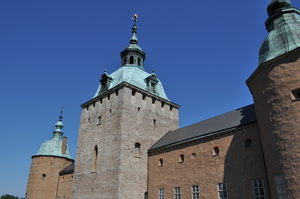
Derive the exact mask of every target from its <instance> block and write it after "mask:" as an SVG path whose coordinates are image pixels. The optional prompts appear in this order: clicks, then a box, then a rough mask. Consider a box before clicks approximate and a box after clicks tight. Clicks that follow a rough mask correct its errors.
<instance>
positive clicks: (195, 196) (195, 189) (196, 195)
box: [192, 185, 200, 199]
mask: <svg viewBox="0 0 300 199" xmlns="http://www.w3.org/2000/svg"><path fill="white" fill-rule="evenodd" d="M192 199H200V187H199V185H193V186H192Z"/></svg>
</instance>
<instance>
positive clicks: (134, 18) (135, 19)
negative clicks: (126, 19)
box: [132, 14, 139, 23]
mask: <svg viewBox="0 0 300 199" xmlns="http://www.w3.org/2000/svg"><path fill="white" fill-rule="evenodd" d="M138 17H139V16H138V15H137V14H134V15H133V17H132V20H133V21H134V23H136V22H137V21H138Z"/></svg>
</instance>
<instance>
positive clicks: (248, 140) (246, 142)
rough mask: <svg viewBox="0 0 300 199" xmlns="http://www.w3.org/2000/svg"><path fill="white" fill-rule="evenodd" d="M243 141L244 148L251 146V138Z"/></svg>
mask: <svg viewBox="0 0 300 199" xmlns="http://www.w3.org/2000/svg"><path fill="white" fill-rule="evenodd" d="M244 143H245V148H246V149H250V148H252V140H250V139H247V140H245V142H244Z"/></svg>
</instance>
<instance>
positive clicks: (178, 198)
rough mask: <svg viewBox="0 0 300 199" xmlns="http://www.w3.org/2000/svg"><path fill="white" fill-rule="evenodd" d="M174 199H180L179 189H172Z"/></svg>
mask: <svg viewBox="0 0 300 199" xmlns="http://www.w3.org/2000/svg"><path fill="white" fill-rule="evenodd" d="M174 199H181V187H174Z"/></svg>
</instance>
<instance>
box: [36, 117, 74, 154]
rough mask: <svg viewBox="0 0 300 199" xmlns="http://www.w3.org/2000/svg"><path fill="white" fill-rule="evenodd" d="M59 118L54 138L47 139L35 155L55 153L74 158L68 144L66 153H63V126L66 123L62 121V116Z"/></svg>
mask: <svg viewBox="0 0 300 199" xmlns="http://www.w3.org/2000/svg"><path fill="white" fill-rule="evenodd" d="M59 118H60V119H59V121H58V122H57V123H56V124H55V127H56V129H55V131H53V137H52V139H51V140H47V141H45V142H44V143H43V144H42V145H41V147H40V149H39V151H38V152H37V153H36V154H35V155H53V156H59V157H65V158H70V159H72V158H71V155H70V149H69V146H68V145H67V146H66V151H65V154H62V144H63V138H62V135H63V132H62V128H63V127H64V124H63V123H62V116H60V117H59Z"/></svg>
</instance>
